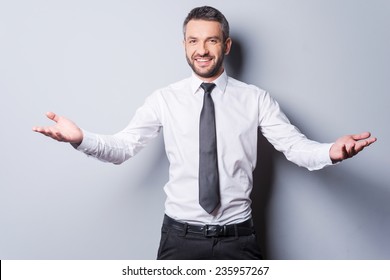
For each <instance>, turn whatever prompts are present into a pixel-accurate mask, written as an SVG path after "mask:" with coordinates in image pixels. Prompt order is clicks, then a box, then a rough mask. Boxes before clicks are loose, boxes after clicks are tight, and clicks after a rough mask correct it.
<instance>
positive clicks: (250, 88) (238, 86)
mask: <svg viewBox="0 0 390 280" xmlns="http://www.w3.org/2000/svg"><path fill="white" fill-rule="evenodd" d="M227 87H228V89H233V90H234V91H239V92H242V93H246V94H254V95H256V96H264V95H268V93H267V91H266V90H264V89H262V88H260V87H258V86H256V85H253V84H248V83H245V82H242V81H239V80H237V79H235V78H232V77H228V83H227Z"/></svg>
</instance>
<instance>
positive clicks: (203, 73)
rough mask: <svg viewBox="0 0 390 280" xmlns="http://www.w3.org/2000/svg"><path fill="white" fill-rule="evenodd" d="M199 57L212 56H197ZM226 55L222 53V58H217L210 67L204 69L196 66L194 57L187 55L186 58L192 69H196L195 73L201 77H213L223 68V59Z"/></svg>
mask: <svg viewBox="0 0 390 280" xmlns="http://www.w3.org/2000/svg"><path fill="white" fill-rule="evenodd" d="M197 57H198V58H199V57H200V58H210V56H207V55H205V56H197ZM224 57H225V56H224V55H223V54H222V55H221V56H220V59H218V60H216V62H215V64H213V65H211V67H210V68H208V69H203V68H200V67H196V66H195V59H193V58H190V57H188V56H187V55H186V59H187V63H188V65H189V66H190V67H191V69H192V71H194V73H195V74H196V75H198V76H199V77H202V78H212V77H214V76H216V75H217V74H218V73H219V72H220V70H221V69H222V65H223V60H224Z"/></svg>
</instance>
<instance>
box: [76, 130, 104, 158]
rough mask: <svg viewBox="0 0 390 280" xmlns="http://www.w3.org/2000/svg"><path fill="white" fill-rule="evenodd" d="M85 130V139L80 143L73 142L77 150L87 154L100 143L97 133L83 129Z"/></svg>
mask: <svg viewBox="0 0 390 280" xmlns="http://www.w3.org/2000/svg"><path fill="white" fill-rule="evenodd" d="M82 132H83V141H81V143H80V145H78V146H77V144H71V145H72V146H73V148H75V149H76V150H78V151H80V152H83V153H85V154H87V155H89V154H91V153H92V152H93V151H94V150H96V147H97V145H98V140H97V137H96V134H94V133H91V132H88V131H85V130H82Z"/></svg>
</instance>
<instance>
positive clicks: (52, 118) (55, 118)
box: [46, 112, 59, 122]
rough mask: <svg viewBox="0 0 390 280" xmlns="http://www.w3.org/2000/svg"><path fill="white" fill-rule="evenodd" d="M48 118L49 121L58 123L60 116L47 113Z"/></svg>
mask: <svg viewBox="0 0 390 280" xmlns="http://www.w3.org/2000/svg"><path fill="white" fill-rule="evenodd" d="M46 116H47V117H48V118H49V119H51V120H52V121H55V122H58V119H59V116H58V115H56V114H55V113H53V112H47V113H46Z"/></svg>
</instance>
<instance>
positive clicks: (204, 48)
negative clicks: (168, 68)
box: [184, 20, 231, 82]
mask: <svg viewBox="0 0 390 280" xmlns="http://www.w3.org/2000/svg"><path fill="white" fill-rule="evenodd" d="M184 46H185V51H186V58H187V62H188V64H189V65H190V67H191V68H192V70H193V71H194V72H195V74H196V75H197V76H199V77H200V78H201V79H203V80H204V81H206V82H211V81H213V80H214V79H216V78H217V77H218V76H219V75H221V73H222V72H223V59H224V56H225V55H227V54H228V53H229V51H230V47H231V39H230V38H228V39H227V40H226V41H225V42H224V41H223V34H222V28H221V24H220V23H219V22H216V21H206V20H190V21H189V22H188V24H187V26H186V29H185V38H184Z"/></svg>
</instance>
